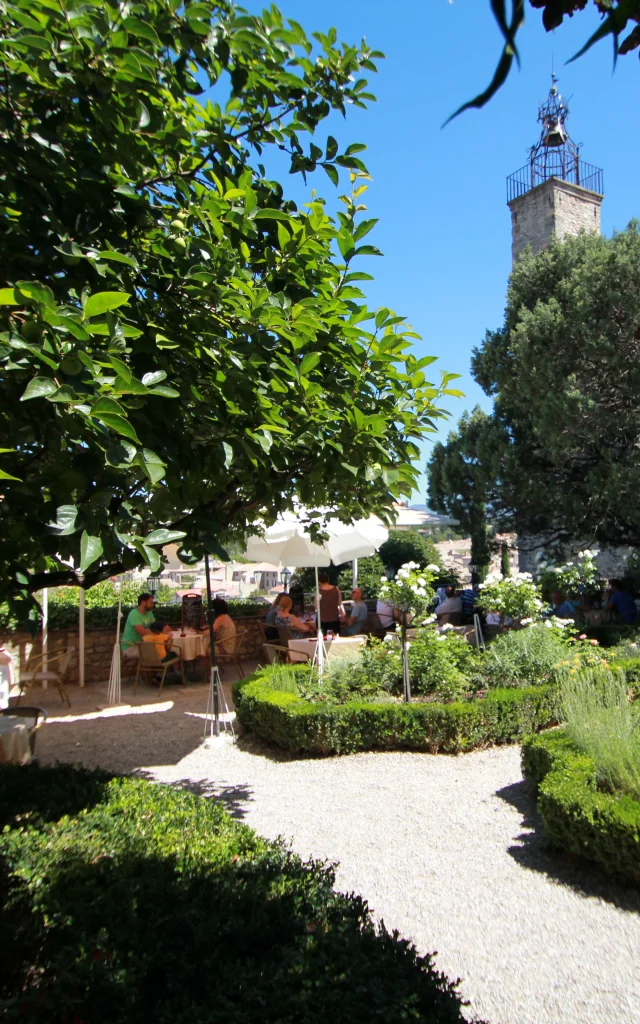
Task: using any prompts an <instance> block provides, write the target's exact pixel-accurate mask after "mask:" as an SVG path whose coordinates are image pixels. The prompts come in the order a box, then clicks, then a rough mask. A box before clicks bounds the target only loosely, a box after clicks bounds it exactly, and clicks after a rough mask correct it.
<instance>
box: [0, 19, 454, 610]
mask: <svg viewBox="0 0 640 1024" xmlns="http://www.w3.org/2000/svg"><path fill="white" fill-rule="evenodd" d="M2 11H3V38H4V43H3V68H4V71H3V79H2V81H3V86H2V90H1V93H0V127H1V130H2V138H3V146H4V150H3V156H4V159H3V161H2V170H1V172H0V180H1V184H2V195H3V200H4V203H5V205H4V206H3V207H2V211H1V213H0V217H1V218H2V231H1V232H0V238H1V242H0V266H1V267H2V274H3V275H4V278H3V280H2V281H0V365H1V367H2V370H1V374H2V376H1V387H2V400H1V402H0V434H1V435H2V439H3V441H2V443H3V444H6V445H7V449H6V450H5V451H4V452H3V453H2V462H3V480H4V483H3V492H4V498H3V502H2V515H3V528H2V531H0V578H1V579H2V581H3V588H6V594H3V595H2V597H3V599H4V598H5V597H6V599H7V600H12V601H14V602H18V603H20V602H22V604H23V605H27V606H28V603H29V594H30V593H33V592H36V591H38V590H40V589H41V588H42V587H43V586H50V587H51V586H56V585H64V584H73V583H74V582H75V575H74V573H73V572H72V571H71V570H70V569H69V568H68V560H69V558H70V557H73V559H74V565H75V566H76V567H77V566H80V567H81V569H82V571H83V572H84V573H85V578H86V580H87V582H88V583H93V582H98V581H100V580H102V579H105V578H108V577H109V576H113V575H116V574H119V573H120V572H122V571H124V570H128V569H132V568H134V567H135V566H139V565H142V564H147V565H149V566H151V567H152V568H153V569H154V570H156V569H158V568H159V567H160V564H161V556H160V553H159V549H160V548H161V547H162V545H163V544H167V543H170V542H172V541H181V543H182V551H181V558H182V559H183V561H185V562H189V561H194V562H195V561H197V560H199V559H200V558H201V557H202V555H203V553H204V551H205V549H206V550H208V551H209V552H211V553H219V552H220V550H221V549H220V545H224V544H226V543H234V542H235V543H241V542H242V541H243V539H244V537H245V535H246V533H247V529H248V528H249V527H250V526H251V525H252V524H253V523H255V521H256V520H257V519H259V518H261V519H263V520H264V521H265V522H266V523H267V524H269V523H271V522H273V521H274V519H275V518H276V516H277V515H278V513H279V512H281V511H283V510H285V509H286V508H288V507H290V505H291V502H292V500H293V498H294V496H295V497H296V498H297V499H298V500H299V501H301V502H302V503H304V505H306V506H307V508H309V509H313V508H316V507H318V505H322V506H329V507H331V508H339V509H340V510H341V512H343V513H346V514H352V515H354V516H356V517H362V516H366V515H368V513H369V512H374V511H375V512H380V511H382V512H383V513H384V512H387V513H391V512H392V508H393V501H394V500H396V499H398V498H400V497H402V496H403V495H408V494H410V493H411V490H412V488H413V486H414V484H415V481H416V478H417V474H418V469H417V467H416V465H415V460H416V458H417V457H418V455H419V447H418V444H419V441H420V438H421V437H422V436H423V435H424V434H425V433H426V432H429V431H432V430H433V429H434V428H433V420H434V417H437V416H439V415H441V412H440V410H439V409H438V408H437V405H436V403H437V400H438V399H439V396H440V395H442V394H450V393H451V391H450V389H449V388H448V383H449V381H450V380H451V378H452V375H446V374H445V375H444V376H443V378H442V382H441V386H434V385H432V384H431V383H429V381H428V380H427V379H426V377H425V372H424V371H425V369H426V367H427V366H428V365H429V364H430V363H431V362H432V361H433V360H432V358H431V357H429V356H425V357H423V358H421V359H417V358H416V357H415V356H414V355H412V354H411V353H410V352H409V351H408V345H409V343H410V341H411V339H412V338H415V337H416V335H415V334H414V332H413V331H412V330H411V329H410V328H409V326H408V324H406V322H405V319H404V318H403V317H396V316H395V315H394V314H393V313H392V311H391V310H389V309H387V308H386V307H383V308H380V309H378V310H369V309H368V307H367V306H366V302H365V299H364V293H363V292H362V290H361V288H360V282H361V281H362V280H364V279H367V278H368V276H369V275H367V274H364V273H363V272H362V271H360V270H358V269H356V268H357V267H358V266H359V262H358V261H361V260H362V259H363V258H365V257H370V256H376V255H379V250H378V249H377V248H376V247H375V246H374V245H370V244H369V239H368V238H366V236H367V235H368V234H369V232H370V231H371V230H372V229H373V227H374V226H375V223H376V222H375V218H370V217H367V216H366V212H365V211H366V207H365V205H364V203H363V197H364V192H365V189H366V183H365V180H364V177H365V173H366V168H365V165H364V163H363V162H362V160H361V158H360V156H359V155H358V153H360V152H361V151H362V150H363V149H364V147H363V146H362V145H360V144H359V143H353V144H351V145H349V146H347V147H346V149H345V150H344V151H342V150H341V149H340V147H339V146H338V143H337V142H336V140H335V139H334V138H333V137H332V136H328V137H327V136H323V135H322V134H321V125H322V123H323V122H324V120H325V119H326V118H328V117H329V116H330V115H331V114H332V112H335V111H338V112H340V113H343V114H344V113H345V112H346V110H347V107H348V106H356V107H360V108H363V107H366V106H367V104H368V103H369V102H370V101H371V100H372V99H373V97H372V95H371V93H369V92H368V91H367V80H366V77H365V75H366V74H368V73H370V72H375V70H376V61H377V60H378V59H379V58H380V57H381V56H382V54H380V53H378V52H376V51H373V50H371V49H370V48H369V47H368V46H367V45H366V44H365V43H362V44H361V46H360V47H357V46H351V45H342V44H340V43H339V42H338V39H337V35H336V33H335V32H334V31H333V30H331V31H330V32H329V33H328V34H326V35H324V34H322V33H317V34H315V35H314V36H313V37H312V38H308V37H307V35H306V34H305V32H304V30H303V29H302V28H301V26H300V25H298V24H297V23H296V22H290V21H286V20H285V19H284V18H283V17H282V15H281V14H280V12H279V11H278V10H277V8H275V7H273V6H271V7H269V8H267V9H265V11H263V12H262V14H261V15H259V16H258V15H249V14H247V13H246V12H245V11H244V10H242V9H240V8H236V7H235V6H234V5H233V3H229V2H227V0H201V2H199V3H191V2H189V3H185V4H179V3H176V2H174V0H149V2H147V3H140V2H135V0H134V3H132V4H129V6H126V7H123V6H122V5H121V4H119V3H116V2H115V0H106V2H105V0H85V2H83V3H82V4H80V5H78V4H75V5H74V4H73V3H72V2H71V0H60V2H56V3H53V2H51V0H46V2H41V0H7V2H5V3H4V4H3V7H2ZM271 152H274V153H281V152H284V153H288V154H289V155H290V158H291V163H290V171H291V173H300V174H302V175H304V176H305V179H306V178H307V176H309V175H311V174H312V173H313V172H314V171H316V169H319V168H322V169H323V171H324V172H326V174H327V175H328V178H329V181H327V182H326V183H327V184H329V183H332V184H333V185H337V186H338V187H339V188H340V192H339V195H338V202H339V204H340V206H341V210H342V212H341V213H340V215H339V217H338V218H334V217H331V216H330V215H329V212H328V210H327V209H326V206H325V202H324V200H323V198H322V196H321V195H320V193H319V191H318V189H317V188H316V190H315V192H312V191H311V189H310V196H309V202H308V203H307V204H305V205H304V206H303V207H302V208H301V209H298V208H297V207H296V205H295V203H294V202H293V201H292V200H291V199H290V198H288V197H287V195H286V194H285V189H284V188H283V186H282V185H281V184H280V183H279V182H277V181H273V180H271V179H270V178H269V177H267V174H266V171H265V167H264V165H263V164H262V162H261V161H262V160H263V159H264V162H265V164H268V163H269V160H268V159H267V157H268V156H269V154H270V153H271ZM341 175H343V177H348V184H347V185H346V188H342V187H340V176H341ZM323 180H324V178H323ZM363 214H364V219H363ZM10 477H15V478H18V479H10Z"/></svg>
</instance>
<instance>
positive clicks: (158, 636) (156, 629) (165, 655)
mask: <svg viewBox="0 0 640 1024" xmlns="http://www.w3.org/2000/svg"><path fill="white" fill-rule="evenodd" d="M142 640H143V642H144V643H146V644H155V647H156V650H157V652H158V657H159V658H160V661H170V660H171V659H172V658H175V657H176V652H175V651H170V650H169V648H170V646H171V636H170V635H167V633H166V631H165V628H164V623H162V622H152V623H151V625H150V626H149V632H148V633H145V635H144V636H143V638H142Z"/></svg>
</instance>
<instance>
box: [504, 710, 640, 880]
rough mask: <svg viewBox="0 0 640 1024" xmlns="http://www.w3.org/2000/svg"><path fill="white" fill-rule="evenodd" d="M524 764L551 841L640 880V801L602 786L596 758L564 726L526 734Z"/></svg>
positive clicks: (524, 771) (526, 776)
mask: <svg viewBox="0 0 640 1024" xmlns="http://www.w3.org/2000/svg"><path fill="white" fill-rule="evenodd" d="M522 770H523V773H524V776H525V778H527V779H528V780H529V781H530V782H532V783H533V784H534V785H535V786H536V787H537V789H538V810H539V812H540V815H541V817H542V820H543V822H544V827H545V832H546V834H547V835H548V837H549V839H550V840H551V841H552V842H553V843H555V844H557V845H558V846H561V847H563V848H564V849H565V850H568V851H569V852H570V853H577V854H581V855H582V856H584V857H588V858H589V859H590V860H594V861H596V862H597V863H598V864H599V865H600V866H601V867H603V868H604V870H605V871H606V872H608V873H610V874H616V875H621V876H624V877H625V878H627V879H629V880H630V881H633V882H634V883H636V884H637V883H639V882H640V801H638V800H634V799H633V798H632V797H631V796H628V795H619V794H615V793H605V792H602V791H600V790H599V789H598V777H597V768H596V763H595V761H594V760H593V758H591V757H589V755H588V754H585V753H583V752H582V751H581V750H580V749H579V747H577V746H576V744H575V743H573V741H572V740H571V739H570V737H569V735H568V734H567V732H566V730H565V729H557V730H553V731H552V732H549V733H546V734H544V735H541V736H532V737H529V738H528V739H526V740H525V742H524V743H523V746H522Z"/></svg>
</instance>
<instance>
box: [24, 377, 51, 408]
mask: <svg viewBox="0 0 640 1024" xmlns="http://www.w3.org/2000/svg"><path fill="white" fill-rule="evenodd" d="M57 390H58V385H57V384H56V383H55V381H52V380H50V378H49V377H34V378H33V380H30V381H29V383H28V384H27V386H26V388H25V390H24V392H23V394H22V396H21V398H20V401H21V402H27V401H28V400H29V399H30V398H47V396H48V395H55V393H56V391H57Z"/></svg>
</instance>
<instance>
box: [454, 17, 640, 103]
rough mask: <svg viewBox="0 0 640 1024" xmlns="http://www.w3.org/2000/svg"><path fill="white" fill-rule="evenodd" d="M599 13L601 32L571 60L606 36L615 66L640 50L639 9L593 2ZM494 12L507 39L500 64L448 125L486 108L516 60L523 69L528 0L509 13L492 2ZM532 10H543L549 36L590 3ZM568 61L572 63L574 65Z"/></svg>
mask: <svg viewBox="0 0 640 1024" xmlns="http://www.w3.org/2000/svg"><path fill="white" fill-rule="evenodd" d="M593 2H594V5H595V7H596V8H597V9H598V12H599V13H600V14H601V15H603V16H604V20H603V22H602V24H601V25H600V26H599V28H597V29H596V31H595V32H594V33H593V35H591V36H590V37H589V39H587V41H586V42H585V44H584V46H582V47H581V49H580V50H578V52H577V53H576V54H574V56H573V57H572V58H571V61H573V60H577V58H578V57H581V56H582V54H583V53H586V52H587V50H590V49H591V47H592V46H594V45H595V43H598V42H600V41H601V40H602V39H604V38H606V37H607V36H611V37H612V38H613V53H614V63H615V60H616V59H617V57H618V55H619V54H624V53H630V52H631V51H632V50H635V49H636V48H637V47H638V46H640V26H638V25H637V24H636V22H637V21H638V13H639V12H638V7H637V5H636V4H635V2H634V0H593ZM489 3H490V7H491V11H492V12H493V15H494V17H495V19H496V22H497V23H498V28H499V29H500V32H501V34H502V37H503V39H504V46H503V48H502V51H501V53H500V57H499V60H498V64H497V65H496V69H495V71H494V73H493V78H492V79H491V81H490V82H489V85H488V86H487V87H486V88H485V89H484V90H483V91H482V92H481V93H479V94H478V95H477V96H475V97H474V99H472V100H467V102H466V103H463V104H462V106H461V107H458V109H457V110H456V111H455V113H454V114H452V115H451V117H449V118H448V119H447V122H446V123H448V122H449V121H451V120H452V119H453V118H454V117H457V116H458V114H461V113H462V112H463V111H465V110H470V109H473V108H478V107H483V106H484V105H485V103H488V102H489V100H490V99H492V97H493V96H495V94H496V93H497V92H498V90H499V89H500V88H501V87H502V86H503V85H504V83H505V82H506V80H507V78H508V76H509V73H510V71H511V69H512V66H513V62H514V60H515V61H516V62H517V64H518V66H519V65H520V54H519V53H518V47H517V36H518V32H519V31H520V29H521V28H522V25H523V23H524V20H525V15H524V12H525V0H511V5H510V10H509V13H507V10H508V9H507V7H506V5H505V3H504V0H489ZM530 3H531V6H532V7H537V8H541V9H542V24H543V25H544V27H545V29H546V30H547V32H553V31H555V29H556V28H558V27H559V26H560V25H562V23H563V21H564V19H565V17H573V15H574V14H576V13H577V12H578V11H583V10H584V8H585V7H586V6H587V0H530ZM628 28H629V29H630V31H629V34H628V35H627V36H625V38H624V39H622V40H621V39H620V36H621V35H622V33H623V32H625V31H626V30H627V29H628ZM571 61H569V63H571Z"/></svg>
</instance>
